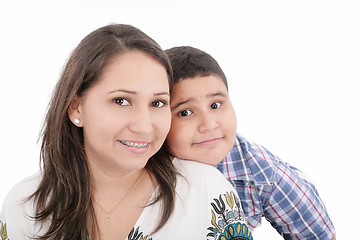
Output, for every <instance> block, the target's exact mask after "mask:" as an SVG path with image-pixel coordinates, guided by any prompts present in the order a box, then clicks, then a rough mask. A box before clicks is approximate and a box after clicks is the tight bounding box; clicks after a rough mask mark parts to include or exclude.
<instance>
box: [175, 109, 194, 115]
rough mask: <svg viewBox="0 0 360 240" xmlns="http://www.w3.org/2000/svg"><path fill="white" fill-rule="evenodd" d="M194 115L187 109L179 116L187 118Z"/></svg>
mask: <svg viewBox="0 0 360 240" xmlns="http://www.w3.org/2000/svg"><path fill="white" fill-rule="evenodd" d="M191 114H192V111H190V110H188V109H185V110H182V111H180V112H179V113H178V115H179V116H181V117H186V116H189V115H191Z"/></svg>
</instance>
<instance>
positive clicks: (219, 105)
mask: <svg viewBox="0 0 360 240" xmlns="http://www.w3.org/2000/svg"><path fill="white" fill-rule="evenodd" d="M210 107H211V109H218V108H220V107H221V103H219V102H214V103H212V104H211V106H210Z"/></svg>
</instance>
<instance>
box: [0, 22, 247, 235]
mask: <svg viewBox="0 0 360 240" xmlns="http://www.w3.org/2000/svg"><path fill="white" fill-rule="evenodd" d="M171 80H172V72H171V67H170V64H169V61H168V59H167V57H166V55H165V54H164V52H163V51H162V50H161V48H160V47H159V46H158V44H157V43H156V42H155V41H154V40H152V39H151V38H150V37H148V36H147V35H146V34H144V33H143V32H141V31H140V30H139V29H137V28H134V27H132V26H128V25H109V26H105V27H102V28H100V29H98V30H95V31H94V32H92V33H90V34H89V35H88V36H86V37H85V38H84V39H83V40H82V41H81V42H80V44H79V45H78V46H77V48H76V49H75V50H74V52H73V53H72V54H71V56H70V58H69V60H68V62H67V64H66V66H65V69H64V71H63V73H62V75H61V77H60V80H59V82H58V84H57V85H56V88H55V91H54V94H53V97H52V99H51V102H50V105H49V109H48V113H47V116H46V119H45V125H44V128H43V131H42V146H41V159H42V171H41V172H40V173H39V174H38V175H36V176H32V177H30V178H28V179H26V180H24V181H22V182H21V183H19V184H18V185H17V186H15V187H14V188H13V190H12V191H11V192H10V193H9V194H8V197H7V199H6V200H5V203H4V206H3V211H2V214H1V216H0V221H1V234H2V235H1V236H2V238H3V239H26V238H37V239H154V240H155V239H184V238H188V239H189V238H193V239H199V237H200V238H204V239H205V238H214V237H218V236H220V235H224V236H225V235H226V234H227V232H226V231H230V230H229V229H230V228H229V227H233V228H236V229H238V230H236V231H235V233H236V234H238V235H237V236H240V235H239V234H240V232H239V231H240V229H243V228H241V226H243V224H245V223H244V219H243V214H242V209H241V206H240V205H239V200H238V199H237V197H236V195H234V193H233V192H235V191H234V190H233V188H232V187H231V186H230V184H228V183H227V181H226V180H225V179H224V178H222V177H221V174H220V173H218V172H217V170H216V169H213V168H211V167H209V166H205V165H201V164H198V163H192V162H187V161H181V160H178V159H176V160H174V162H172V161H171V159H170V158H169V156H168V155H167V154H165V152H164V151H163V150H162V149H160V148H161V146H162V144H163V143H164V140H165V138H166V135H167V133H168V131H169V128H170V122H171V113H170V107H169V101H170V96H169V85H170V84H169V82H170V81H171ZM174 166H175V167H176V170H175V168H174ZM176 172H179V176H177V174H176ZM180 175H181V176H180ZM175 183H176V184H175ZM214 184H215V185H214ZM175 187H176V188H175ZM29 195H30V197H28V198H26V196H29ZM224 199H226V203H225V202H224ZM198 208H199V209H198ZM214 211H215V212H216V213H214ZM190 223H191V224H190ZM192 223H194V224H192ZM189 224H190V225H189ZM187 225H189V226H187ZM194 229H195V230H194ZM233 232H234V231H232V233H233ZM241 234H245V232H244V231H243V232H242V233H241ZM228 235H229V234H228ZM234 236H235V235H234ZM248 236H250V235H249V234H248ZM227 239H231V238H227ZM244 239H251V238H244Z"/></svg>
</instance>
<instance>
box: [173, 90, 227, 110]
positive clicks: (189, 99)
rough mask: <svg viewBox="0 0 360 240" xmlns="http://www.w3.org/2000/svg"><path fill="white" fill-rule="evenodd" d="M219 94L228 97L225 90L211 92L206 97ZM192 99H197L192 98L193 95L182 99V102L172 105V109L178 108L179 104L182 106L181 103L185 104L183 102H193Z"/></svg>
mask: <svg viewBox="0 0 360 240" xmlns="http://www.w3.org/2000/svg"><path fill="white" fill-rule="evenodd" d="M217 96H220V97H227V94H226V93H224V92H215V93H209V94H207V95H206V97H208V98H211V97H217ZM192 101H195V99H194V98H192V97H191V98H188V99H186V100H185V101H181V102H179V103H177V104H175V106H174V107H172V108H171V109H176V108H178V107H179V106H181V105H183V104H186V103H188V102H192Z"/></svg>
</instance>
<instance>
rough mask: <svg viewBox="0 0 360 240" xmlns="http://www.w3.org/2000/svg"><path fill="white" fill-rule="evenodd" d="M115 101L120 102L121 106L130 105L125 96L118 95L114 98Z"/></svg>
mask: <svg viewBox="0 0 360 240" xmlns="http://www.w3.org/2000/svg"><path fill="white" fill-rule="evenodd" d="M112 101H113V102H114V103H116V104H119V105H121V106H129V105H130V103H129V101H128V100H126V99H125V98H121V97H117V98H114V99H113V100H112Z"/></svg>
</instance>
